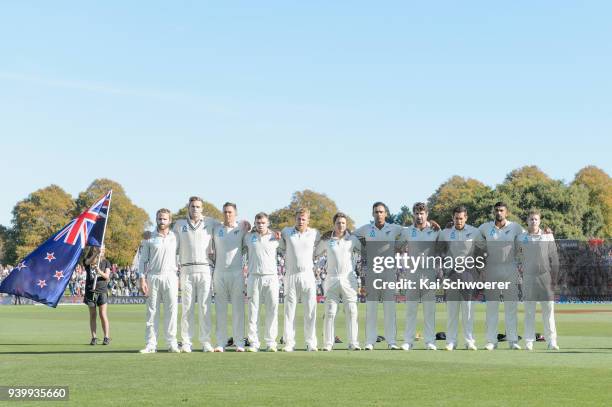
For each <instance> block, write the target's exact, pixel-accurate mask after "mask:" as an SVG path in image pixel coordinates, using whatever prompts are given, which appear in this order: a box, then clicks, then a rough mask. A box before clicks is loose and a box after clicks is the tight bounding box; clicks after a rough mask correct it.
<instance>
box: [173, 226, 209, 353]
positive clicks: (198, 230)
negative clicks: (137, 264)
mask: <svg viewBox="0 0 612 407" xmlns="http://www.w3.org/2000/svg"><path fill="white" fill-rule="evenodd" d="M218 223H219V222H218V221H217V220H215V219H213V218H209V217H204V218H202V219H201V220H200V221H199V222H197V223H193V222H192V221H191V220H190V219H179V220H177V221H176V223H175V225H174V232H175V233H176V236H177V242H178V257H179V264H180V265H181V271H180V279H181V308H182V311H183V312H182V316H181V338H182V341H183V345H186V346H190V347H191V346H192V337H193V328H194V316H195V310H196V302H197V304H198V305H197V308H198V309H199V311H198V314H199V315H198V319H199V322H200V335H199V339H200V343H201V344H202V346H206V345H209V346H210V336H211V331H212V318H211V312H212V294H213V293H212V262H211V260H210V258H209V256H210V254H211V250H212V248H211V241H212V232H213V227H214V226H215V225H216V224H218Z"/></svg>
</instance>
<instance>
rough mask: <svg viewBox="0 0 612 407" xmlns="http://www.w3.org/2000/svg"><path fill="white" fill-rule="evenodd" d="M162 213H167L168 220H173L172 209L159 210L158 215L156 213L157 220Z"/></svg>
mask: <svg viewBox="0 0 612 407" xmlns="http://www.w3.org/2000/svg"><path fill="white" fill-rule="evenodd" d="M160 213H167V214H168V218H169V219H170V220H172V212H170V209H168V208H161V209H159V210H158V211H157V212H156V213H155V219H157V217H158V216H159V214H160Z"/></svg>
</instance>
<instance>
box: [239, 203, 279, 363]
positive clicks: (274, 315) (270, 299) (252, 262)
mask: <svg viewBox="0 0 612 407" xmlns="http://www.w3.org/2000/svg"><path fill="white" fill-rule="evenodd" d="M279 238H280V236H277V235H276V234H275V233H273V232H272V231H271V230H270V229H269V221H268V215H267V214H265V213H263V212H260V213H258V214H257V215H255V230H254V231H251V232H249V233H247V234H246V235H245V236H244V240H243V244H244V246H245V247H246V249H247V257H248V269H249V276H248V279H247V297H248V301H249V323H248V325H249V328H248V334H247V337H248V339H249V343H250V346H249V347H248V348H247V350H248V351H249V352H257V351H258V350H259V334H258V332H257V323H258V317H259V304H260V303H263V304H264V306H265V307H266V321H265V332H264V341H265V342H266V346H267V349H266V350H267V351H268V352H276V351H277V344H276V337H277V335H278V289H279V287H278V285H279V284H278V269H277V249H278V247H279V240H280V239H279Z"/></svg>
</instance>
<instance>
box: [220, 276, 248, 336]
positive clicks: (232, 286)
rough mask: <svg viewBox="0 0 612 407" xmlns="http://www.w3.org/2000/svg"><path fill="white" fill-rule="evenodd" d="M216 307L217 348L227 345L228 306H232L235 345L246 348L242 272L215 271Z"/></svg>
mask: <svg viewBox="0 0 612 407" xmlns="http://www.w3.org/2000/svg"><path fill="white" fill-rule="evenodd" d="M214 288H215V307H216V309H217V313H216V320H217V346H222V347H225V344H226V343H227V338H228V335H227V305H228V304H229V303H231V304H232V332H233V338H234V344H236V346H240V347H243V346H244V276H243V275H242V270H232V271H223V272H219V271H215V275H214Z"/></svg>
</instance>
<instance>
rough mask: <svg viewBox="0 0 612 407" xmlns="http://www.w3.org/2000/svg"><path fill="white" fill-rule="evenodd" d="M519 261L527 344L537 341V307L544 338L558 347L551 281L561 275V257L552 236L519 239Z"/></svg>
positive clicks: (527, 236) (523, 235)
mask: <svg viewBox="0 0 612 407" xmlns="http://www.w3.org/2000/svg"><path fill="white" fill-rule="evenodd" d="M517 244H518V258H519V262H520V263H521V264H522V267H523V299H524V303H525V342H531V343H533V342H534V341H535V339H536V338H535V312H536V303H537V302H540V306H541V307H542V320H543V322H544V337H545V338H546V340H547V341H548V343H553V344H556V343H557V328H556V324H555V310H554V305H555V301H554V293H553V291H552V281H553V280H552V277H553V276H555V277H556V276H557V275H558V272H559V257H558V254H557V246H556V244H555V238H554V236H553V235H552V234H543V233H542V231H541V230H539V231H538V232H537V233H535V234H530V233H529V232H524V233H522V234H521V235H519V236H518V238H517Z"/></svg>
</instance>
